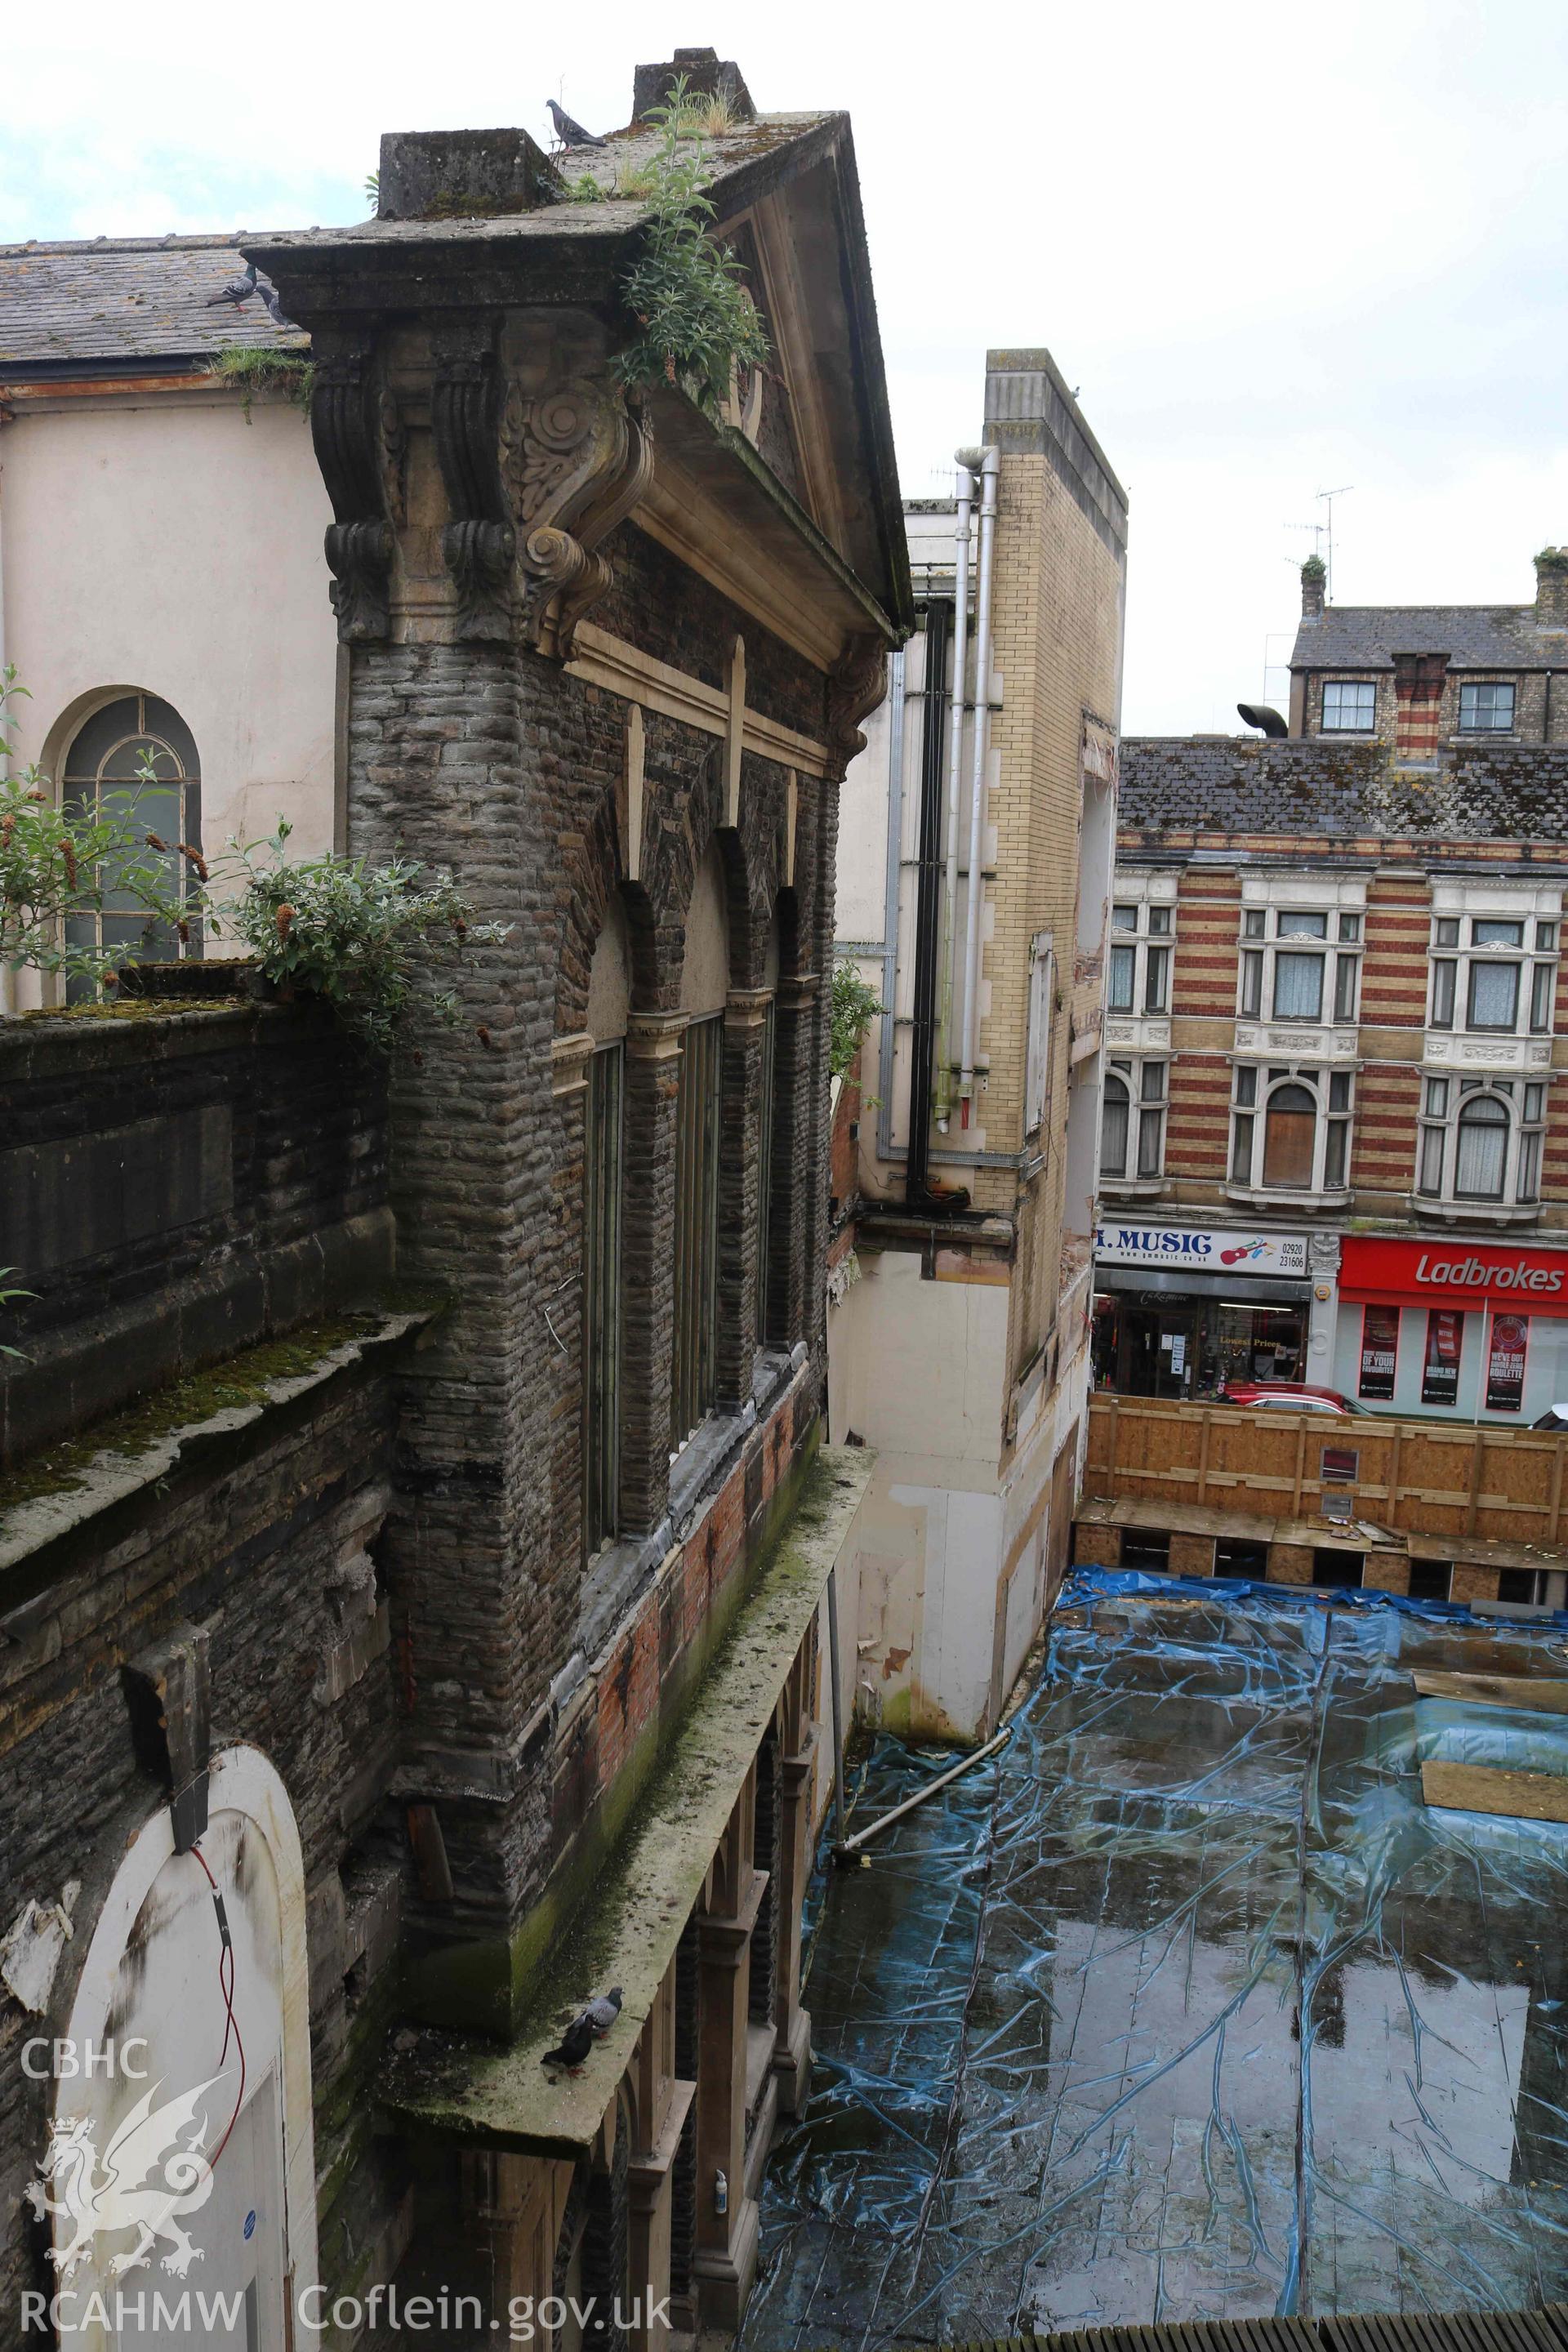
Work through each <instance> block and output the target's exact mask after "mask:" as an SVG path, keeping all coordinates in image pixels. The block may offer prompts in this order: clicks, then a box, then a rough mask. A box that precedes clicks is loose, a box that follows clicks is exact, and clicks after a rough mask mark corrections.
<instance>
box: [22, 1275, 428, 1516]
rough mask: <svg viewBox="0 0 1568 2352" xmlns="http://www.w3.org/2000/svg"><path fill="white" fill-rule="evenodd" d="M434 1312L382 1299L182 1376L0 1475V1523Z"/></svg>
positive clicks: (420, 1300)
mask: <svg viewBox="0 0 1568 2352" xmlns="http://www.w3.org/2000/svg"><path fill="white" fill-rule="evenodd" d="M440 1304H441V1302H440V1301H439V1300H438V1299H432V1298H428V1297H423V1296H421V1297H414V1296H412V1295H410V1296H403V1297H398V1296H387V1295H381V1296H378V1297H376V1298H375V1299H374V1301H373V1302H370V1303H368V1304H367V1305H366V1306H365V1307H363V1308H361V1309H359V1310H357V1311H356V1312H354V1313H353V1314H351V1315H337V1316H325V1317H321V1318H319V1319H318V1320H317V1321H315V1322H313V1323H304V1324H301V1325H300V1328H299V1329H298V1330H297V1331H292V1332H290V1333H289V1336H288V1337H287V1338H286V1339H264V1340H261V1341H260V1342H258V1345H257V1346H256V1347H254V1348H245V1349H241V1350H240V1352H239V1353H238V1354H237V1355H235V1356H228V1357H226V1358H225V1359H224V1360H222V1362H220V1363H216V1364H214V1365H212V1366H210V1367H209V1368H208V1369H207V1370H205V1371H200V1372H190V1373H187V1374H186V1375H185V1376H184V1378H183V1379H181V1380H177V1381H171V1382H169V1383H168V1385H167V1386H165V1387H163V1388H159V1389H154V1390H153V1391H152V1393H151V1394H150V1395H148V1396H146V1397H144V1398H143V1399H142V1401H141V1402H140V1403H138V1404H134V1405H129V1406H127V1407H126V1408H125V1409H124V1410H123V1411H122V1412H116V1413H110V1414H109V1415H108V1416H107V1417H106V1418H105V1419H104V1420H102V1421H99V1422H94V1423H89V1426H88V1427H87V1428H86V1429H84V1430H82V1431H79V1433H77V1434H76V1435H75V1436H72V1437H68V1438H65V1439H63V1440H62V1441H61V1442H60V1443H59V1444H57V1445H49V1446H46V1447H45V1449H44V1451H43V1452H42V1453H40V1454H33V1455H31V1456H29V1458H28V1459H27V1460H26V1461H25V1462H22V1463H19V1464H18V1465H16V1467H15V1468H14V1469H11V1470H7V1471H5V1472H4V1473H0V1519H4V1517H5V1515H6V1513H7V1512H10V1511H14V1510H17V1509H19V1508H20V1507H22V1506H23V1505H24V1504H26V1503H36V1502H39V1501H41V1500H42V1499H43V1498H44V1497H45V1496H53V1495H63V1494H68V1493H69V1492H70V1491H71V1490H72V1489H73V1488H77V1487H82V1486H86V1484H87V1477H88V1473H89V1471H90V1470H91V1469H92V1467H93V1465H95V1464H96V1463H98V1462H100V1461H101V1459H102V1457H103V1456H104V1455H105V1454H117V1455H120V1456H121V1457H122V1458H123V1459H126V1460H133V1459H134V1458H135V1456H136V1455H137V1454H145V1453H146V1452H147V1451H148V1450H149V1449H150V1448H151V1447H152V1446H153V1445H155V1444H157V1443H158V1441H159V1439H160V1438H164V1437H169V1436H172V1435H173V1434H174V1432H175V1431H176V1430H181V1429H189V1428H191V1427H193V1426H194V1425H195V1423H199V1422H204V1421H210V1420H211V1419H212V1418H213V1416H214V1414H215V1413H220V1412H233V1411H235V1410H236V1408H237V1407H243V1406H246V1405H258V1404H265V1403H267V1402H268V1398H269V1394H270V1391H271V1389H272V1387H273V1385H274V1384H275V1383H276V1382H278V1381H297V1380H301V1379H303V1378H304V1377H305V1376H306V1375H307V1374H308V1373H310V1372H312V1371H314V1370H316V1369H317V1367H318V1366H319V1365H320V1364H321V1362H322V1361H323V1360H325V1358H327V1357H328V1356H330V1355H331V1354H332V1353H333V1351H334V1349H339V1348H345V1347H348V1346H349V1345H350V1344H351V1343H352V1342H353V1340H355V1339H365V1338H368V1337H369V1336H370V1335H371V1334H372V1333H373V1332H374V1331H375V1330H376V1329H377V1328H379V1327H380V1325H381V1324H382V1323H383V1322H384V1320H385V1318H386V1317H387V1316H388V1315H395V1314H400V1313H409V1312H415V1313H420V1312H426V1313H428V1312H433V1311H435V1310H437V1308H438V1307H439V1306H440Z"/></svg>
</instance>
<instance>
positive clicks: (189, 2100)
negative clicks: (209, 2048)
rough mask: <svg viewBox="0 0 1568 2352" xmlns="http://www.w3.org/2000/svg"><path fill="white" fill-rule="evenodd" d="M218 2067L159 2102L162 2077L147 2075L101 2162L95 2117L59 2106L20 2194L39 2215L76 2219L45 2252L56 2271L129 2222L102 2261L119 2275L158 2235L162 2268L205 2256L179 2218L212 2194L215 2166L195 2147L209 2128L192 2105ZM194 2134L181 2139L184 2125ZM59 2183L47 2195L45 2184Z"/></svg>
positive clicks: (69, 2270) (68, 2269)
mask: <svg viewBox="0 0 1568 2352" xmlns="http://www.w3.org/2000/svg"><path fill="white" fill-rule="evenodd" d="M221 2079H222V2077H221V2076H219V2075H217V2074H214V2075H213V2076H212V2077H211V2078H210V2080H209V2081H207V2082H205V2083H199V2084H197V2085H196V2087H195V2090H194V2091H182V2092H181V2093H180V2095H179V2096H178V2097H177V2098H174V2099H170V2100H168V2101H166V2102H165V2104H164V2105H163V2106H161V2107H154V2106H153V2100H154V2099H155V2098H156V2097H157V2095H158V2094H159V2092H160V2091H161V2090H162V2089H163V2084H162V2083H161V2082H158V2083H154V2084H153V2087H152V2089H151V2090H150V2091H143V2093H142V2096H141V2097H140V2098H139V2099H138V2100H137V2102H136V2105H134V2106H133V2107H132V2110H131V2112H130V2114H129V2115H128V2116H126V2117H125V2120H124V2122H123V2123H121V2125H119V2126H117V2128H116V2130H115V2134H114V2137H113V2138H112V2139H111V2140H110V2143H109V2146H108V2147H107V2148H106V2149H105V2150H104V2153H103V2158H102V2168H101V2170H100V2160H99V2155H98V2150H97V2148H96V2147H95V2146H94V2144H93V2137H92V2126H91V2123H90V2122H89V2119H88V2118H87V2117H86V2116H56V2117H55V2120H54V2123H53V2125H52V2126H51V2128H50V2131H49V2144H48V2147H47V2148H46V2149H45V2151H44V2160H43V2163H42V2164H41V2166H40V2167H39V2172H38V2178H37V2180H34V2181H30V2182H29V2183H28V2186H27V2189H26V2198H27V2202H28V2203H29V2204H30V2205H31V2207H32V2209H33V2210H34V2212H35V2213H36V2214H37V2217H38V2219H39V2220H40V2221H42V2220H43V2219H44V2218H45V2216H46V2215H54V2216H56V2217H57V2219H58V2220H59V2221H65V2222H68V2223H70V2224H72V2225H74V2231H73V2234H72V2235H71V2236H70V2237H68V2238H67V2239H66V2240H65V2241H64V2242H63V2243H60V2244H58V2245H56V2246H54V2247H52V2248H51V2249H50V2252H49V2260H50V2261H51V2262H52V2263H54V2265H55V2268H56V2269H57V2270H58V2273H59V2274H60V2277H61V2279H62V2281H63V2280H66V2279H68V2278H69V2277H71V2275H72V2274H73V2273H74V2272H75V2271H76V2270H77V2269H78V2268H79V2266H80V2264H81V2263H84V2262H86V2260H87V2258H88V2256H89V2253H90V2252H92V2247H93V2242H94V2240H95V2239H98V2238H100V2237H106V2238H110V2237H117V2236H119V2235H120V2234H121V2232H122V2231H126V2230H134V2231H135V2232H136V2242H135V2244H134V2245H133V2246H132V2248H131V2249H130V2251H129V2252H126V2253H121V2254H116V2255H115V2256H114V2258H113V2260H112V2261H111V2262H110V2265H109V2268H110V2274H111V2275H113V2276H114V2277H119V2276H121V2273H124V2272H126V2271H129V2270H134V2269H135V2268H136V2266H137V2265H138V2263H144V2262H145V2261H146V2259H147V2257H148V2255H149V2254H150V2253H151V2252H152V2251H153V2246H154V2245H155V2244H156V2243H157V2242H158V2241H159V2239H166V2240H167V2242H168V2243H169V2246H170V2248H171V2251H170V2252H168V2253H167V2254H165V2255H164V2257H163V2268H164V2269H165V2270H166V2271H173V2272H174V2274H175V2275H176V2277H183V2276H184V2273H185V2272H186V2271H188V2270H189V2268H190V2266H191V2264H192V2263H199V2262H200V2261H201V2259H202V2250H201V2248H200V2247H199V2246H194V2245H193V2244H192V2243H191V2241H190V2239H189V2237H188V2236H187V2235H186V2233H185V2231H184V2230H183V2229H182V2228H181V2227H180V2222H181V2220H182V2218H184V2217H185V2216H188V2215H190V2214H192V2213H195V2212H196V2211H198V2210H200V2208H201V2207H202V2206H204V2205H205V2203H206V2201H207V2199H208V2198H209V2197H210V2196H211V2195H212V2187H213V2168H212V2166H211V2165H210V2164H209V2163H208V2161H207V2159H206V2158H205V2155H203V2153H202V2143H203V2141H204V2140H205V2137H206V2130H207V2127H206V2121H205V2116H204V2117H202V2118H201V2119H200V2120H199V2121H198V2118H197V2110H198V2109H199V2107H200V2105H201V2102H202V2100H203V2099H204V2098H205V2095H206V2094H207V2092H208V2091H210V2090H211V2089H212V2087H213V2084H215V2083H217V2082H219V2081H220V2080H221ZM193 2126H194V2127H195V2128H194V2132H193V2136H192V2137H190V2138H189V2139H186V2140H184V2142H183V2143H182V2140H181V2135H182V2133H184V2132H187V2131H192V2127H193ZM51 2188H53V2189H57V2190H58V2192H59V2193H58V2195H56V2196H53V2197H51V2196H50V2194H49V2190H50V2189H51Z"/></svg>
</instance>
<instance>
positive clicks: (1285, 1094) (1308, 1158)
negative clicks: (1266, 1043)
mask: <svg viewBox="0 0 1568 2352" xmlns="http://www.w3.org/2000/svg"><path fill="white" fill-rule="evenodd" d="M1352 1083H1353V1081H1352V1073H1351V1072H1350V1071H1349V1070H1327V1071H1325V1070H1318V1069H1304V1068H1303V1067H1302V1066H1300V1064H1299V1063H1289V1062H1288V1063H1284V1064H1281V1065H1279V1066H1277V1067H1275V1068H1273V1069H1259V1068H1258V1065H1257V1064H1256V1063H1254V1062H1238V1063H1237V1066H1236V1070H1235V1074H1234V1076H1233V1079H1232V1092H1231V1120H1230V1181H1231V1182H1232V1184H1235V1185H1239V1186H1241V1187H1243V1188H1244V1189H1245V1190H1247V1191H1248V1192H1259V1191H1260V1192H1320V1193H1327V1192H1345V1191H1346V1190H1347V1188H1348V1185H1349V1181H1350V1138H1351V1094H1352Z"/></svg>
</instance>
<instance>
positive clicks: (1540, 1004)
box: [1426, 915, 1557, 1037]
mask: <svg viewBox="0 0 1568 2352" xmlns="http://www.w3.org/2000/svg"><path fill="white" fill-rule="evenodd" d="M1431 963H1432V978H1431V990H1430V996H1429V1000H1428V1011H1427V1015H1426V1025H1427V1027H1428V1028H1429V1029H1461V1030H1463V1031H1464V1032H1465V1033H1467V1034H1470V1035H1474V1036H1494V1037H1517V1036H1520V1035H1522V1034H1527V1033H1528V1034H1530V1035H1532V1036H1537V1037H1544V1036H1549V1035H1550V1034H1551V1032H1552V1003H1553V999H1554V997H1555V995H1556V990H1557V924H1556V922H1555V921H1554V920H1552V921H1546V922H1531V921H1530V920H1528V919H1526V918H1525V917H1524V916H1522V915H1519V916H1512V915H1510V916H1498V915H1466V916H1458V915H1440V916H1438V917H1437V918H1436V919H1435V920H1434V922H1433V926H1432V955H1431Z"/></svg>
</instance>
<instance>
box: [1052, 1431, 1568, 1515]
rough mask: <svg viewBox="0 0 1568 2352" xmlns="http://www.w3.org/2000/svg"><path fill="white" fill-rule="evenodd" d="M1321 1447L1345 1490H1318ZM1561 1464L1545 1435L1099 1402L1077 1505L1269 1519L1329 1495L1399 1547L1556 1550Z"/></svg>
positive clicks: (1556, 1439)
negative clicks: (1431, 1542)
mask: <svg viewBox="0 0 1568 2352" xmlns="http://www.w3.org/2000/svg"><path fill="white" fill-rule="evenodd" d="M1325 1447H1328V1448H1331V1449H1332V1450H1333V1452H1335V1453H1337V1454H1342V1455H1343V1454H1347V1453H1348V1454H1352V1455H1353V1456H1354V1457H1355V1471H1354V1475H1353V1476H1352V1477H1350V1478H1343V1477H1340V1478H1335V1477H1329V1478H1325V1477H1324V1475H1323V1452H1324V1448H1325ZM1565 1454H1568V1435H1562V1434H1557V1433H1548V1432H1546V1431H1537V1430H1500V1429H1498V1428H1497V1427H1496V1426H1495V1425H1492V1426H1489V1427H1485V1428H1481V1429H1465V1428H1458V1427H1456V1428H1437V1427H1434V1426H1433V1424H1432V1423H1426V1422H1406V1421H1394V1420H1393V1419H1387V1418H1384V1416H1382V1415H1379V1416H1378V1417H1377V1418H1376V1419H1372V1418H1370V1417H1369V1418H1368V1419H1366V1420H1362V1419H1359V1418H1357V1417H1355V1416H1351V1415H1347V1416H1346V1417H1344V1418H1343V1419H1342V1418H1340V1417H1338V1416H1336V1415H1330V1414H1327V1413H1312V1412H1302V1413H1294V1412H1281V1411H1276V1410H1275V1409H1273V1408H1272V1407H1270V1408H1269V1409H1268V1411H1267V1412H1259V1411H1258V1410H1256V1409H1255V1408H1246V1407H1240V1406H1225V1405H1190V1404H1175V1403H1166V1402H1162V1401H1157V1400H1155V1399H1153V1398H1150V1397H1121V1396H1119V1397H1111V1396H1104V1395H1101V1396H1097V1397H1094V1398H1093V1399H1091V1401H1090V1405H1089V1456H1088V1461H1087V1464H1086V1466H1085V1471H1084V1493H1085V1495H1086V1496H1093V1497H1094V1498H1096V1499H1098V1500H1103V1501H1115V1500H1117V1499H1123V1500H1127V1501H1132V1502H1141V1503H1156V1502H1164V1503H1183V1504H1186V1505H1194V1504H1195V1505H1199V1506H1201V1507H1206V1508H1209V1509H1213V1510H1234V1511H1246V1512H1250V1513H1253V1514H1262V1515H1265V1516H1268V1517H1275V1518H1296V1517H1301V1516H1303V1515H1305V1516H1311V1515H1313V1514H1315V1513H1317V1512H1319V1511H1320V1510H1321V1503H1322V1496H1323V1495H1324V1494H1325V1493H1329V1494H1334V1493H1337V1494H1339V1495H1342V1496H1349V1497H1351V1498H1352V1511H1353V1515H1354V1516H1355V1517H1359V1518H1371V1519H1373V1520H1375V1521H1377V1522H1378V1523H1379V1524H1380V1525H1382V1526H1384V1527H1388V1528H1398V1529H1400V1530H1401V1531H1402V1532H1404V1533H1405V1534H1410V1535H1438V1536H1456V1537H1464V1536H1470V1537H1473V1536H1475V1535H1477V1534H1478V1533H1479V1534H1482V1535H1484V1536H1486V1537H1487V1538H1489V1539H1491V1540H1493V1541H1496V1542H1500V1543H1539V1544H1555V1543H1557V1542H1558V1541H1559V1540H1560V1536H1561V1529H1562V1518H1563V1485H1564V1477H1563V1471H1564V1460H1565Z"/></svg>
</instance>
